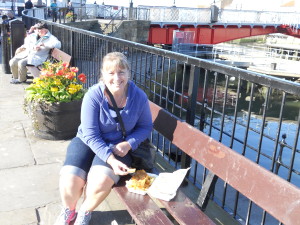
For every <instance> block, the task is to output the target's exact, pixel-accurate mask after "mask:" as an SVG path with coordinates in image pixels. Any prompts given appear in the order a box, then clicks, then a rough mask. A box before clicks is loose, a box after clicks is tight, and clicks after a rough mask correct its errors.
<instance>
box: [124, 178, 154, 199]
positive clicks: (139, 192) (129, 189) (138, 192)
mask: <svg viewBox="0 0 300 225" xmlns="http://www.w3.org/2000/svg"><path fill="white" fill-rule="evenodd" d="M147 174H148V176H150V177H154V179H155V178H156V177H157V175H156V174H153V173H147ZM153 181H154V180H153ZM153 181H152V183H153ZM126 187H127V189H128V191H129V192H132V193H136V194H139V195H145V194H147V191H148V189H147V190H145V191H142V190H137V189H134V188H131V187H128V186H127V183H126ZM150 187H151V186H150Z"/></svg>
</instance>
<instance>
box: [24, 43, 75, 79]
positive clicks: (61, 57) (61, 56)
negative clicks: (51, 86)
mask: <svg viewBox="0 0 300 225" xmlns="http://www.w3.org/2000/svg"><path fill="white" fill-rule="evenodd" d="M71 58H72V57H71V56H70V55H68V54H67V53H65V52H63V51H62V50H60V49H58V48H53V49H52V50H51V52H50V58H49V60H50V61H54V60H57V61H63V62H66V63H70V61H71ZM26 68H27V70H28V71H29V72H30V73H31V74H32V76H33V77H38V76H39V75H40V72H41V66H37V67H35V66H26Z"/></svg>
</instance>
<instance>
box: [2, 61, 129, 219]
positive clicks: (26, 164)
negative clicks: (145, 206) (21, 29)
mask: <svg viewBox="0 0 300 225" xmlns="http://www.w3.org/2000/svg"><path fill="white" fill-rule="evenodd" d="M10 79H11V74H5V73H4V71H3V67H2V65H1V68H0V128H1V129H0V158H1V160H0V193H1V198H0V224H1V225H53V224H54V222H55V219H56V217H57V215H58V213H59V211H60V209H61V206H60V197H59V190H58V179H59V170H60V168H61V166H62V163H63V160H64V157H65V152H66V148H67V145H68V144H69V142H70V140H62V141H50V140H43V139H40V138H37V137H35V136H34V134H33V131H32V127H31V121H30V119H29V118H28V116H27V115H25V114H24V112H23V96H24V89H25V88H26V87H27V86H28V85H29V84H27V83H23V84H18V85H14V84H10V83H9V82H10ZM113 220H116V221H117V223H118V224H133V223H132V221H131V217H130V215H129V214H128V212H127V211H126V210H125V208H124V206H123V205H121V203H119V201H118V199H117V197H116V196H115V194H114V193H113V192H111V194H110V195H109V196H108V198H107V199H106V200H105V201H104V202H103V203H102V204H101V205H100V206H99V207H98V208H97V209H96V210H95V211H94V212H93V214H92V221H91V223H90V225H96V224H97V225H98V224H99V225H101V224H103V225H106V224H111V221H113Z"/></svg>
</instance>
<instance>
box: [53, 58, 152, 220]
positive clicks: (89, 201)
mask: <svg viewBox="0 0 300 225" xmlns="http://www.w3.org/2000/svg"><path fill="white" fill-rule="evenodd" d="M129 79H130V68H129V63H128V61H127V58H126V56H125V55H124V54H122V53H120V52H111V53H108V54H107V55H106V56H105V57H104V58H103V63H102V69H101V81H100V82H99V83H98V84H95V85H94V86H92V87H91V88H90V89H89V90H88V92H87V93H86V94H85V96H84V99H83V102H82V106H81V124H80V126H79V128H78V132H77V135H76V137H75V138H73V140H72V141H71V143H70V144H69V146H68V149H67V154H66V159H65V162H64V166H63V167H62V169H61V171H60V185H59V186H60V193H61V198H62V204H63V209H62V212H61V214H60V215H59V217H58V219H57V221H56V223H55V225H68V224H70V222H71V221H74V220H75V218H76V212H75V209H76V205H77V201H78V200H79V198H80V197H81V195H82V193H83V192H84V194H85V199H84V201H83V203H82V205H81V207H80V209H79V211H78V215H77V218H76V221H75V223H74V225H88V224H89V221H90V220H91V213H92V211H93V210H94V209H95V208H96V207H97V206H98V205H99V204H100V203H101V202H103V201H104V200H105V198H106V197H107V196H108V194H109V193H110V191H111V189H112V186H113V185H114V184H116V183H117V182H118V181H119V178H120V176H122V175H126V174H128V169H129V167H130V165H131V162H132V159H131V155H130V154H129V152H130V151H135V149H137V147H138V145H139V144H140V143H141V142H142V141H144V140H145V139H146V138H148V137H149V136H150V134H151V131H152V128H153V125H152V119H151V111H150V107H149V101H148V98H147V95H146V94H145V93H144V92H143V91H142V90H141V89H140V88H139V87H137V86H136V85H135V84H134V83H133V82H132V81H130V80H129ZM109 92H111V94H112V95H111V96H112V97H113V98H114V99H115V101H116V104H117V107H118V108H119V110H120V114H121V117H122V120H123V122H124V126H125V129H126V134H127V135H126V138H125V139H123V135H122V131H121V130H122V129H121V128H120V125H119V121H118V117H117V115H116V111H115V109H114V107H113V104H112V98H111V97H110V95H109V94H108V93H109ZM84 190H85V191H84Z"/></svg>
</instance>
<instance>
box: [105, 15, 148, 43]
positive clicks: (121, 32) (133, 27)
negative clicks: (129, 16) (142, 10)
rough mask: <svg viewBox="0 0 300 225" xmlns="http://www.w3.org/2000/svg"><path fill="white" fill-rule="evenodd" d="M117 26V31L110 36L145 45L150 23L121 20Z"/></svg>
mask: <svg viewBox="0 0 300 225" xmlns="http://www.w3.org/2000/svg"><path fill="white" fill-rule="evenodd" d="M117 26H118V27H117V30H116V31H115V32H114V33H113V34H111V36H113V37H117V38H121V39H125V40H128V41H133V42H138V43H142V44H147V41H148V35H149V28H150V21H146V20H123V21H121V22H120V24H118V25H117Z"/></svg>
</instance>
